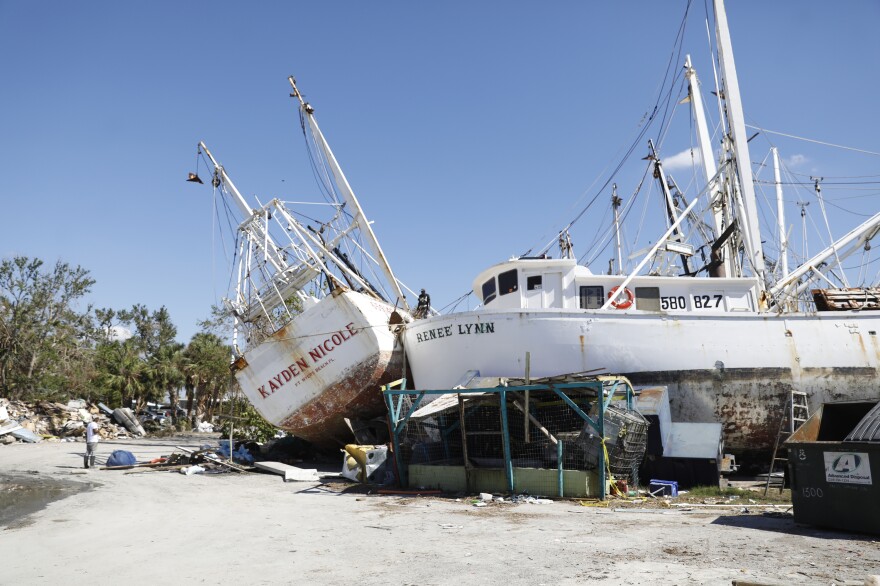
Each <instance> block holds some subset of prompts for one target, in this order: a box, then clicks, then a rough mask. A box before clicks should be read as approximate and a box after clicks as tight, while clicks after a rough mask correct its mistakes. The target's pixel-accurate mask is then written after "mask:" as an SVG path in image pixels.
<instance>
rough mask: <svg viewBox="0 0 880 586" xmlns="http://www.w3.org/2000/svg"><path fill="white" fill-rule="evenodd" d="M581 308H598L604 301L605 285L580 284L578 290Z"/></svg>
mask: <svg viewBox="0 0 880 586" xmlns="http://www.w3.org/2000/svg"><path fill="white" fill-rule="evenodd" d="M579 293H580V300H581V309H599V308H601V307H602V305H603V304H604V303H605V287H601V286H600V287H588V286H585V285H582V286H581V288H580V290H579Z"/></svg>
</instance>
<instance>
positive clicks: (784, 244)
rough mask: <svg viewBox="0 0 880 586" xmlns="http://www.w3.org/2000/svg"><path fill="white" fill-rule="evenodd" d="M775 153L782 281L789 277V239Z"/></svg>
mask: <svg viewBox="0 0 880 586" xmlns="http://www.w3.org/2000/svg"><path fill="white" fill-rule="evenodd" d="M770 152H771V153H773V181H774V182H775V183H776V220H777V225H778V227H779V257H780V258H779V260H780V262H781V264H782V279H783V280H784V279H785V278H786V277H788V238H787V236H786V234H785V206H783V205H782V181H781V180H780V178H779V150H778V149H777V148H776V147H773V148H771V149H770Z"/></svg>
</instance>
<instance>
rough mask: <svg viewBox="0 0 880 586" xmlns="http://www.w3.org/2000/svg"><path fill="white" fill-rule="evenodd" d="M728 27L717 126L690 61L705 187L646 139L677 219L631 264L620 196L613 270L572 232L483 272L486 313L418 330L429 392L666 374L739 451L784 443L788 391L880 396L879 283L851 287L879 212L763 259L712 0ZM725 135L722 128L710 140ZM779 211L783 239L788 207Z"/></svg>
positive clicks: (418, 371)
mask: <svg viewBox="0 0 880 586" xmlns="http://www.w3.org/2000/svg"><path fill="white" fill-rule="evenodd" d="M715 23H716V43H717V51H718V60H719V64H720V75H721V83H720V86H719V87H717V88H716V92H715V93H717V95H718V96H719V100H720V103H719V112H723V113H724V116H720V117H719V126H718V127H716V128H710V127H709V126H708V125H707V122H706V115H705V112H704V111H703V105H702V104H703V101H702V98H701V93H700V90H699V86H698V83H697V78H696V75H695V72H694V69H693V67H692V66H691V62H690V59H689V58H688V60H687V62H686V63H685V64H684V65H685V67H684V70H683V72H684V75H685V77H686V79H687V81H688V84H687V88H688V95H687V96H686V98H687V101H688V102H689V104H690V105H689V106H687V107H688V108H689V109H690V111H691V114H692V119H693V124H694V126H695V128H696V130H697V132H696V135H697V138H698V140H699V146H698V153H699V155H700V156H698V157H697V158H698V159H699V160H701V161H703V162H705V163H704V164H702V173H703V175H702V181H703V183H702V186H699V185H698V186H697V187H696V189H697V190H698V193H697V194H695V195H692V196H690V197H689V198H686V197H685V196H684V195H683V194H682V193H681V192H680V191H679V190H678V188H677V187H676V186H675V184H674V182H673V181H671V179H670V178H669V177H667V176H666V174H665V173H664V169H663V166H662V161H661V159H660V157H659V155H658V153H657V150H656V149H655V147H654V144H653V143H649V157H648V163H647V164H648V165H650V167H649V169H648V172H649V173H653V176H654V178H656V180H657V183H658V185H659V189H658V192H659V193H660V194H662V199H663V200H664V205H665V209H664V216H665V218H664V219H665V220H666V222H665V227H666V230H665V233H663V234H662V236H660V237H659V238H656V239H655V240H654V243H653V245H651V246H648V247H647V248H646V249H645V250H643V251H642V253H641V254H640V255H639V256H638V257H637V258H640V259H641V261H640V262H638V263H637V265H636V266H635V267H634V268H632V269H631V270H629V271H624V270H623V264H622V262H621V260H620V259H621V258H623V252H622V251H621V243H620V237H619V234H620V228H619V225H617V217H618V216H617V211H618V206H619V205H620V200H619V198H617V195H616V193H614V195H613V197H612V202H613V206H614V212H615V214H614V217H615V225H616V226H617V229H616V230H612V231H609V234H610V236H609V240H610V245H611V246H614V245H615V242H614V240H615V235H617V238H616V247H617V259H618V263H619V264H618V267H617V270H616V271H615V270H609V273H610V274H597V273H595V272H593V271H591V270H590V269H589V268H587V267H586V266H582V265H580V264H578V262H577V260H575V259H574V257H573V254H572V248H571V245H570V239H569V237H568V227H566V229H564V230H562V231H561V232H560V233H559V237H558V242H559V249H560V252H561V254H560V256H561V257H562V258H558V259H552V258H549V257H548V256H547V255H546V254H545V253H546V252H547V251H549V246H548V248H545V249H544V250H542V251H541V252H540V253H539V254H538V255H536V256H534V257H526V256H523V257H517V258H513V259H511V260H509V261H507V262H502V263H499V264H497V265H495V266H493V267H490V268H488V269H486V270H485V271H483V272H482V273H480V274H479V275H478V276H477V277H476V279H475V280H474V281H473V293H474V294H475V295H476V297H477V299H478V300H479V302H480V306H479V307H478V308H477V309H475V310H470V311H464V312H460V313H451V314H446V315H432V316H430V317H427V318H425V319H417V320H416V321H414V322H413V323H411V324H409V325H407V327H406V331H405V333H404V337H405V347H406V352H407V360H408V362H409V365H410V367H411V370H412V374H413V378H414V383H415V385H416V388H420V389H446V388H452V387H453V386H455V385H457V384H459V383H461V382H462V377H463V376H473V375H474V374H475V373H478V374H479V375H480V376H501V377H504V376H508V377H522V376H523V375H524V374H527V375H530V376H531V377H544V376H556V375H561V374H565V373H574V372H583V371H593V372H610V373H615V374H623V375H625V376H627V377H628V378H629V379H630V380H631V381H632V382H633V383H635V384H643V385H654V384H663V385H668V387H669V393H670V398H671V404H672V408H673V417H674V418H675V419H676V420H679V421H692V422H712V421H721V422H722V423H723V426H724V439H725V442H726V447H727V449H729V450H731V451H734V452H739V453H748V452H754V451H761V450H766V449H767V448H768V447H772V445H773V441H774V439H775V437H776V434H777V431H778V426H779V422H780V418H781V414H782V410H783V406H784V405H785V402H786V398H787V397H788V396H789V394H790V392H791V391H803V392H806V393H808V396H809V397H810V401H811V404H812V405H814V406H817V405H818V404H820V403H822V402H825V401H830V400H840V399H848V398H861V399H865V398H871V399H877V398H878V397H880V387H878V380H880V379H878V374H880V372H878V367H880V341H878V331H880V311H876V310H877V309H878V308H880V304H878V301H880V290H878V289H876V288H872V287H871V286H870V284H869V285H865V284H862V285H860V286H858V287H850V286H849V283H848V282H846V281H845V277H844V276H842V275H843V270H842V266H843V265H841V263H842V261H843V260H844V259H846V258H849V257H851V256H852V255H853V254H854V253H855V252H859V251H862V250H867V249H868V248H869V247H870V245H869V243H870V242H871V240H872V238H874V236H875V235H876V234H877V233H878V231H880V214H875V215H873V216H872V217H871V218H870V219H868V220H867V221H865V222H864V223H862V224H861V225H860V226H858V227H856V228H855V229H853V230H852V231H850V232H849V233H848V234H846V235H844V236H843V237H840V238H838V239H837V240H835V241H834V242H833V243H832V244H831V245H830V246H828V247H827V248H825V250H823V251H822V252H820V253H818V254H815V255H813V256H812V257H811V258H808V259H806V260H805V261H804V262H802V263H801V264H800V266H798V267H797V268H795V269H793V270H789V269H788V266H787V260H786V257H787V250H786V244H785V241H784V240H782V242H780V249H781V250H782V251H783V254H782V256H781V258H780V260H779V261H776V262H771V261H768V260H767V259H765V256H764V250H763V247H762V235H761V233H760V224H759V214H758V206H757V201H756V197H755V189H754V185H753V181H754V179H753V175H752V163H751V158H750V154H749V145H748V141H749V140H750V137H749V136H748V135H747V133H746V127H745V123H744V118H743V114H742V107H741V101H740V95H739V85H738V80H737V76H736V69H735V66H734V60H733V54H732V48H731V42H730V37H729V33H728V26H727V18H726V15H725V13H724V6H723V2H722V0H715ZM673 103H674V102H673ZM713 131H715V132H717V133H718V134H717V135H718V136H722V137H723V138H721V139H717V140H716V141H714V142H713V141H712V140H711V139H710V136H711V135H712V134H713ZM719 147H720V148H719ZM716 149H719V150H718V152H717V153H716V152H715V151H716ZM774 155H775V153H774ZM776 182H777V185H778V184H779V180H778V176H777V180H776ZM610 184H611V182H610V181H609V182H608V185H610ZM817 187H818V185H817ZM817 191H818V190H817ZM817 195H820V194H817ZM779 210H780V213H779V218H778V221H779V226H780V227H781V228H780V229H779V233H780V239H784V238H785V234H786V229H785V226H784V220H783V218H782V212H781V210H782V206H781V203H780V205H779ZM661 231H662V229H661ZM695 241H696V243H695ZM701 247H702V252H703V256H702V260H700V259H701V255H700V250H701ZM700 265H702V266H700ZM771 265H772V266H771ZM817 283H821V285H819V284H817ZM820 287H821V288H822V289H819V288H820Z"/></svg>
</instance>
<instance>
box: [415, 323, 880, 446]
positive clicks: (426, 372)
mask: <svg viewBox="0 0 880 586" xmlns="http://www.w3.org/2000/svg"><path fill="white" fill-rule="evenodd" d="M878 330H880V313H868V312H865V313H857V312H829V313H828V314H827V315H818V316H817V315H786V316H778V315H772V316H769V315H758V314H748V315H735V314H727V315H714V316H692V315H680V316H676V315H660V316H658V315H656V314H645V313H643V312H608V311H594V312H590V311H588V310H587V311H580V312H575V311H565V310H561V311H560V310H531V311H494V312H493V311H491V310H485V311H480V312H470V313H461V314H451V315H446V316H438V317H434V318H429V319H426V320H420V321H417V322H414V323H413V324H410V325H409V326H408V328H407V331H406V334H405V346H406V351H407V359H408V361H409V365H410V367H411V369H412V374H413V378H414V382H415V384H416V385H417V388H420V389H445V388H451V387H452V386H454V385H455V384H456V383H458V382H459V380H460V378H461V377H462V375H463V374H464V373H465V372H466V371H468V370H477V371H479V373H480V375H482V376H507V377H522V376H524V374H525V361H526V352H528V353H529V355H530V374H531V376H532V377H542V376H554V375H560V374H567V373H573V372H582V371H590V370H598V371H602V372H609V373H614V374H622V375H626V376H627V377H628V378H630V380H631V381H632V382H633V383H634V384H636V385H646V386H647V385H658V384H662V385H667V386H668V387H669V396H670V400H671V406H672V410H673V417H674V418H675V419H676V420H679V421H690V422H713V421H718V422H721V423H722V425H723V429H724V440H725V449H726V450H728V451H731V452H734V453H739V454H746V453H749V452H752V453H754V452H763V451H766V450H768V449H772V447H773V442H774V441H775V438H776V435H777V433H778V430H779V423H780V420H781V416H782V412H783V408H784V405H785V401H786V399H787V398H788V396H789V393H790V391H792V390H795V391H803V392H806V393H807V394H808V397H809V400H810V406H811V408H816V407H818V405H819V404H821V403H823V402H827V401H836V400H844V399H878V398H880V379H878V374H880V372H878V365H880V341H878V337H877V332H878Z"/></svg>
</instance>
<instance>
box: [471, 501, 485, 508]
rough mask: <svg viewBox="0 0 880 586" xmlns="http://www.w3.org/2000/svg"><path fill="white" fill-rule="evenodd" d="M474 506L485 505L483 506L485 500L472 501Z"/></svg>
mask: <svg viewBox="0 0 880 586" xmlns="http://www.w3.org/2000/svg"><path fill="white" fill-rule="evenodd" d="M474 506H475V507H485V506H486V501H477V502H475V503H474Z"/></svg>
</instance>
